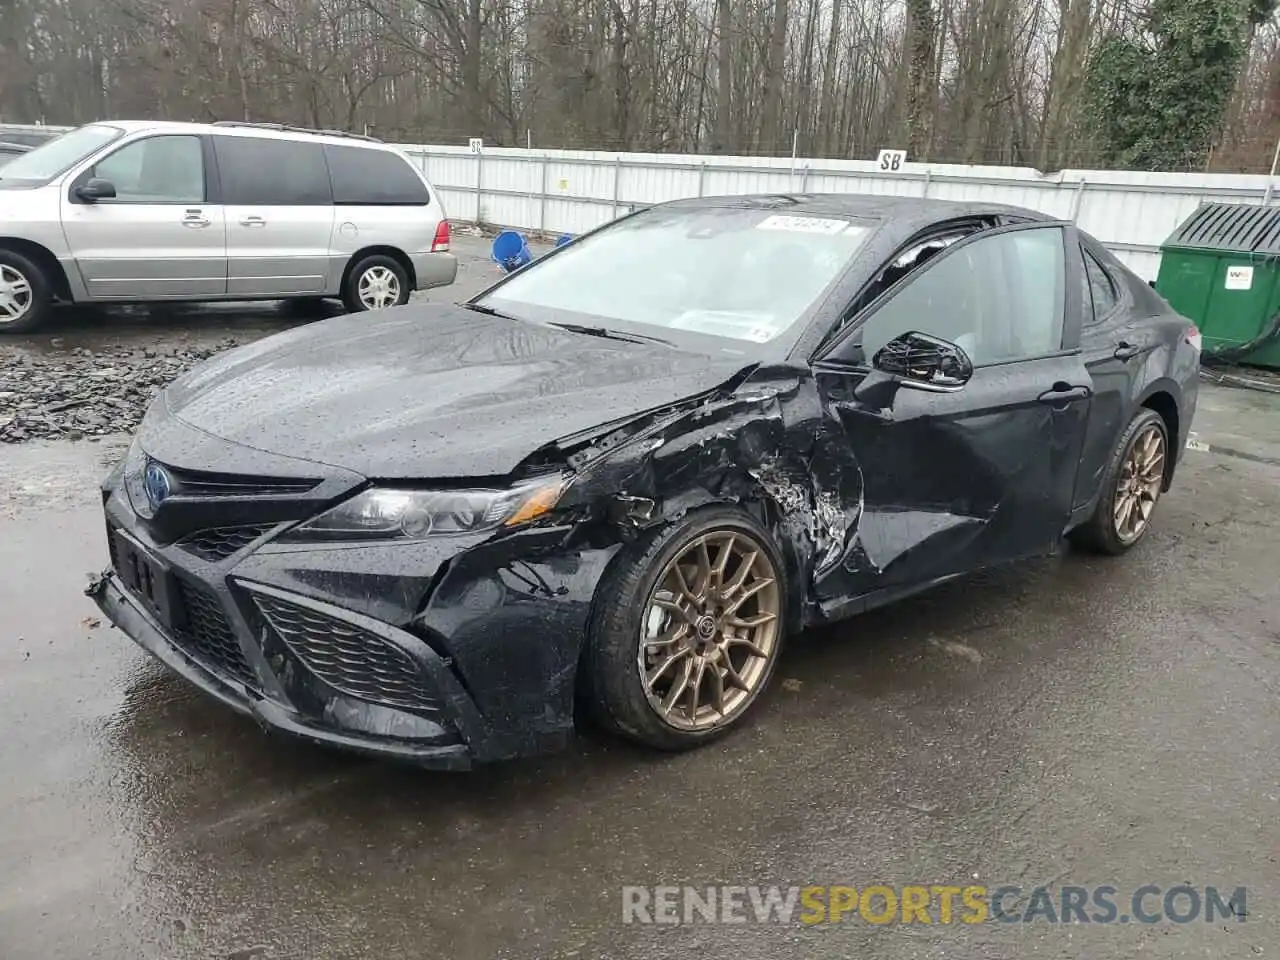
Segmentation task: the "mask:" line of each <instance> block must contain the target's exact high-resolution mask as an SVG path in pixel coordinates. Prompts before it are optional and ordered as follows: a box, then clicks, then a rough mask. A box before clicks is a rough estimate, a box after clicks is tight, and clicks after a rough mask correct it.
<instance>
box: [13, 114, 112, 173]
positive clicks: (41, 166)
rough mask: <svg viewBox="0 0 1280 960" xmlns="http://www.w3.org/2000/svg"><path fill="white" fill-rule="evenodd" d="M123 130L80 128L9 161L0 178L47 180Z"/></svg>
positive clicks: (94, 150)
mask: <svg viewBox="0 0 1280 960" xmlns="http://www.w3.org/2000/svg"><path fill="white" fill-rule="evenodd" d="M123 133H124V131H123V130H121V129H119V128H118V127H108V126H103V125H101V124H96V123H95V124H90V125H89V126H87V127H80V128H79V129H78V130H72V131H71V132H70V133H64V134H63V135H62V136H60V137H57V138H55V139H53V140H50V141H49V142H48V143H46V144H44V145H43V146H40V147H36V148H35V149H34V150H32V151H31V152H30V153H24V154H22V156H20V157H17V158H15V159H14V160H11V161H10V162H9V163H7V164H5V166H4V170H3V172H0V179H4V180H24V181H29V182H31V183H48V182H49V181H50V180H52V179H53V178H54V177H56V176H58V175H59V174H63V173H66V172H67V171H68V170H70V169H71V168H72V167H74V166H75V165H76V164H77V163H79V162H80V161H81V160H83V159H85V158H86V157H88V156H89V155H90V154H92V153H95V152H96V151H98V150H101V149H102V148H103V147H104V146H106V145H107V144H108V143H110V142H111V141H112V140H115V139H116V138H117V137H119V136H121V135H123Z"/></svg>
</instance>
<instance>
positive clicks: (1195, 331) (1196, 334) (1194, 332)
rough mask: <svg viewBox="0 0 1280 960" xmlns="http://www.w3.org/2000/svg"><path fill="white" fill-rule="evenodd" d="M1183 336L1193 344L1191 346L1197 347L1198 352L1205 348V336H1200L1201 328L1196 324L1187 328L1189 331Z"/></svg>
mask: <svg viewBox="0 0 1280 960" xmlns="http://www.w3.org/2000/svg"><path fill="white" fill-rule="evenodd" d="M1183 338H1184V339H1185V340H1186V341H1187V343H1189V344H1191V346H1192V347H1194V348H1195V350H1196V352H1197V353H1200V352H1202V351H1203V350H1204V338H1203V337H1202V336H1200V328H1199V327H1197V326H1196V325H1195V324H1192V325H1191V326H1190V327H1188V328H1187V332H1186V333H1185V334H1183Z"/></svg>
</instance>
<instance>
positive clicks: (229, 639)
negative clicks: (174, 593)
mask: <svg viewBox="0 0 1280 960" xmlns="http://www.w3.org/2000/svg"><path fill="white" fill-rule="evenodd" d="M177 584H178V598H179V600H180V602H181V604H182V609H183V611H184V612H185V613H186V619H185V621H184V624H183V626H181V627H177V628H175V629H174V631H173V635H174V640H175V641H176V642H177V644H178V646H180V647H181V648H182V649H183V650H185V651H186V652H187V653H188V654H190V655H191V656H192V657H193V658H194V659H196V660H198V661H199V662H200V663H202V664H204V666H206V667H208V668H209V669H210V670H213V671H214V672H215V673H221V674H223V675H224V676H228V677H231V678H232V679H233V680H238V681H240V682H241V683H243V684H244V685H245V686H247V687H250V688H251V689H255V690H256V689H257V687H258V678H257V677H256V676H255V675H254V672H253V668H252V667H250V666H249V661H247V660H246V659H245V657H244V651H243V650H242V649H241V648H240V644H239V642H238V641H237V640H236V635H235V633H234V632H233V631H232V629H231V624H230V622H228V620H227V615H226V614H225V613H224V612H223V609H222V602H221V601H220V600H219V599H218V598H217V597H216V596H215V595H214V594H213V593H212V592H211V591H209V590H207V589H206V588H204V587H201V586H197V585H196V584H194V583H192V582H191V581H190V580H185V579H179V580H178V581H177Z"/></svg>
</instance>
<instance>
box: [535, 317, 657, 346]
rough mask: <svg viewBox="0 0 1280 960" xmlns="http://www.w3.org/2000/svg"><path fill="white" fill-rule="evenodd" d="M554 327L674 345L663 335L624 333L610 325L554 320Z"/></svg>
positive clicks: (595, 335) (629, 341) (598, 335)
mask: <svg viewBox="0 0 1280 960" xmlns="http://www.w3.org/2000/svg"><path fill="white" fill-rule="evenodd" d="M550 325H551V326H553V327H559V328H560V329H561V330H568V331H569V332H570V333H581V334H583V335H585V336H588V337H604V338H605V339H606V340H622V341H625V342H626V343H644V342H646V341H648V342H649V343H661V344H662V345H664V346H667V347H670V346H673V344H672V343H671V341H670V340H663V339H662V338H661V337H651V336H649V335H648V334H645V333H631V332H630V331H628V332H626V333H623V332H621V331H619V330H610V329H609V328H608V327H591V326H587V325H586V324H581V323H558V322H555V321H553V322H552V323H551V324H550Z"/></svg>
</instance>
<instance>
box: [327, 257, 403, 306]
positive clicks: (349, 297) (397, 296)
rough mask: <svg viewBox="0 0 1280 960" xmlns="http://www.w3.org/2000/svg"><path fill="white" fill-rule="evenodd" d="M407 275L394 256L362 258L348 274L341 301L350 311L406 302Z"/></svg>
mask: <svg viewBox="0 0 1280 960" xmlns="http://www.w3.org/2000/svg"><path fill="white" fill-rule="evenodd" d="M411 292H412V291H410V289H409V274H408V273H407V272H406V271H405V269H404V267H403V266H401V264H400V263H399V262H398V261H397V260H395V259H394V258H393V257H388V256H386V255H385V254H380V253H377V254H374V255H372V256H369V257H365V258H364V259H363V260H361V261H360V262H359V263H357V264H356V265H355V267H354V268H353V269H352V271H351V273H349V274H348V275H347V283H346V286H345V287H344V288H343V291H342V302H343V303H344V304H345V305H346V308H347V309H348V310H349V311H351V312H352V313H359V312H361V311H363V310H382V309H384V308H386V307H399V306H403V305H404V304H406V303H408V302H409V294H410V293H411Z"/></svg>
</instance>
